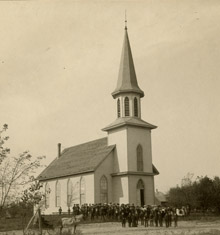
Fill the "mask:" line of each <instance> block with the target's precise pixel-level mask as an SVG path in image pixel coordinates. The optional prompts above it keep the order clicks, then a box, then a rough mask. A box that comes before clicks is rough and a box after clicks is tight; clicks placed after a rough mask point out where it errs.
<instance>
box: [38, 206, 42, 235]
mask: <svg viewBox="0 0 220 235" xmlns="http://www.w3.org/2000/svg"><path fill="white" fill-rule="evenodd" d="M38 220H39V234H40V235H42V220H41V212H40V209H38Z"/></svg>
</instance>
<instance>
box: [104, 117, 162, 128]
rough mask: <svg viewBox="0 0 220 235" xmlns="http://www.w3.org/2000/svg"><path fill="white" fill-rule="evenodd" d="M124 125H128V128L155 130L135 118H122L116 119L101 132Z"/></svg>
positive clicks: (150, 125)
mask: <svg viewBox="0 0 220 235" xmlns="http://www.w3.org/2000/svg"><path fill="white" fill-rule="evenodd" d="M125 125H130V126H140V127H144V128H147V129H155V128H157V126H154V125H152V124H150V123H148V122H145V121H143V120H141V119H140V118H136V117H123V118H117V119H116V120H115V121H114V122H113V123H111V124H110V125H108V126H107V127H105V128H103V129H102V130H103V131H108V130H111V129H114V128H118V127H122V126H125Z"/></svg>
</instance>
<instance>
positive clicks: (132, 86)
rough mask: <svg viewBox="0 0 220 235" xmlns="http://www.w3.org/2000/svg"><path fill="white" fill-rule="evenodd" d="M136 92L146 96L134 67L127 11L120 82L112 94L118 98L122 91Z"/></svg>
mask: <svg viewBox="0 0 220 235" xmlns="http://www.w3.org/2000/svg"><path fill="white" fill-rule="evenodd" d="M130 92H131V93H136V94H139V95H140V97H143V96H144V92H143V91H142V90H141V89H140V88H139V86H138V83H137V78H136V73H135V68H134V62H133V58H132V53H131V47H130V43H129V39H128V32H127V18H126V12H125V34H124V44H123V48H122V54H121V63H120V69H119V75H118V82H117V87H116V89H115V90H114V91H113V92H112V96H113V97H114V98H116V96H117V95H119V94H121V93H130Z"/></svg>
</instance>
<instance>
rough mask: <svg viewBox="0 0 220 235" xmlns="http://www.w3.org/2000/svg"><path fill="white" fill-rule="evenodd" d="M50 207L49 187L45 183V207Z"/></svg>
mask: <svg viewBox="0 0 220 235" xmlns="http://www.w3.org/2000/svg"><path fill="white" fill-rule="evenodd" d="M49 206H50V185H49V183H46V185H45V207H46V208H48V207H49Z"/></svg>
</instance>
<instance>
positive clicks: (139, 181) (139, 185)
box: [137, 179, 144, 189]
mask: <svg viewBox="0 0 220 235" xmlns="http://www.w3.org/2000/svg"><path fill="white" fill-rule="evenodd" d="M137 189H144V182H143V180H142V179H139V180H138V183H137Z"/></svg>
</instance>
